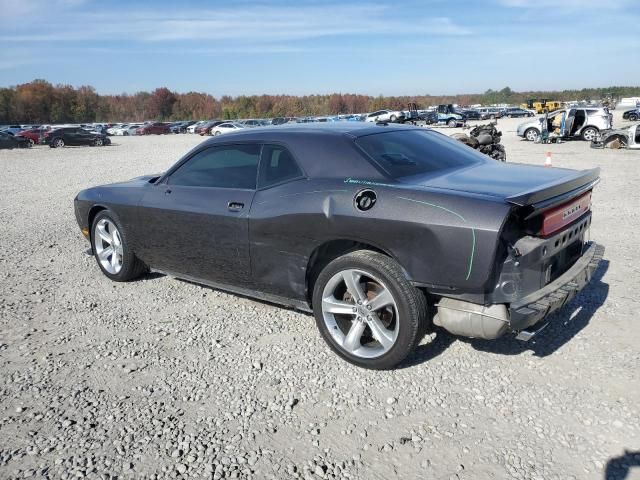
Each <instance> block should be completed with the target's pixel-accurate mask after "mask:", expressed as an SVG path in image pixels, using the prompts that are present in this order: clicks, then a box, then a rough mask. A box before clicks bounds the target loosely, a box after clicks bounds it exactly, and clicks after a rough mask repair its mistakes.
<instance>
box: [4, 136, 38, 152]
mask: <svg viewBox="0 0 640 480" xmlns="http://www.w3.org/2000/svg"><path fill="white" fill-rule="evenodd" d="M31 145H32V144H31V142H30V141H29V139H28V138H25V137H21V136H18V135H12V134H11V133H9V132H0V149H3V150H4V149H6V150H11V149H14V148H29V147H30V146H31Z"/></svg>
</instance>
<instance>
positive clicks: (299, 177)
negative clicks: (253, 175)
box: [256, 142, 309, 192]
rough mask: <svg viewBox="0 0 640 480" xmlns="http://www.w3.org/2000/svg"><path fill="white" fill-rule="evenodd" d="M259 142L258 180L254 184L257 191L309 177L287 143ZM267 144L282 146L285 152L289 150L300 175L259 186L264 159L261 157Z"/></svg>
mask: <svg viewBox="0 0 640 480" xmlns="http://www.w3.org/2000/svg"><path fill="white" fill-rule="evenodd" d="M261 144H262V146H261V147H260V162H259V163H258V180H257V181H256V185H257V186H258V188H256V191H257V192H261V191H264V190H269V189H270V188H274V187H279V186H280V185H285V184H287V183H291V182H297V181H298V180H306V179H308V178H309V177H308V176H307V173H306V172H305V171H304V169H303V168H302V165H301V164H300V162H299V161H298V159H297V158H296V156H295V155H294V154H293V152H292V151H291V148H289V146H288V145H286V144H285V143H283V142H261ZM268 145H270V146H276V147H282V148H284V149H286V150H287V152H289V155H291V158H293V161H294V162H296V165H297V166H298V170H300V173H301V175H299V176H297V177H293V178H287V179H286V180H281V181H280V182H277V183H272V184H271V185H267V186H264V187H261V186H260V171H261V170H262V162H263V161H264V158H263V154H264V147H265V146H268Z"/></svg>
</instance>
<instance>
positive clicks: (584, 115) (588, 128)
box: [516, 107, 613, 142]
mask: <svg viewBox="0 0 640 480" xmlns="http://www.w3.org/2000/svg"><path fill="white" fill-rule="evenodd" d="M563 114H564V115H565V127H564V132H563V133H562V135H561V137H562V138H582V140H586V141H588V142H591V141H592V140H593V139H595V138H596V135H598V133H599V132H600V131H601V130H608V129H610V128H611V127H612V118H613V116H612V115H611V114H610V113H609V110H608V109H606V108H604V107H601V108H597V107H591V108H566V109H562V110H556V111H555V112H553V113H550V114H548V116H547V122H548V125H547V129H548V130H549V131H550V132H551V131H553V129H554V123H555V124H557V125H560V122H559V120H560V118H561V116H562V115H563ZM543 120H544V117H540V118H539V119H537V120H531V121H530V122H526V123H522V124H520V125H518V128H517V130H516V133H517V134H518V136H520V137H523V138H524V139H525V140H529V141H530V142H535V141H536V140H537V139H538V137H539V136H540V133H541V131H542V129H541V124H542V121H543Z"/></svg>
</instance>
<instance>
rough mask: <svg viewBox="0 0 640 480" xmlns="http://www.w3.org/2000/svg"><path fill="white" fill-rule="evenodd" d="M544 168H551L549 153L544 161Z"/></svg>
mask: <svg viewBox="0 0 640 480" xmlns="http://www.w3.org/2000/svg"><path fill="white" fill-rule="evenodd" d="M544 166H545V167H553V165H552V164H551V152H547V155H546V157H545V159H544Z"/></svg>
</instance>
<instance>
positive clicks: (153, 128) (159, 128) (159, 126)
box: [136, 122, 171, 135]
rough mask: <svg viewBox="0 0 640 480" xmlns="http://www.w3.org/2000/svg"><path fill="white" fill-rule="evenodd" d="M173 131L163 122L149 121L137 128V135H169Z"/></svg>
mask: <svg viewBox="0 0 640 480" xmlns="http://www.w3.org/2000/svg"><path fill="white" fill-rule="evenodd" d="M168 133H171V129H170V128H169V125H167V124H166V123H162V122H155V123H147V124H146V125H143V126H141V127H140V128H138V129H137V130H136V135H167V134H168Z"/></svg>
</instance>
